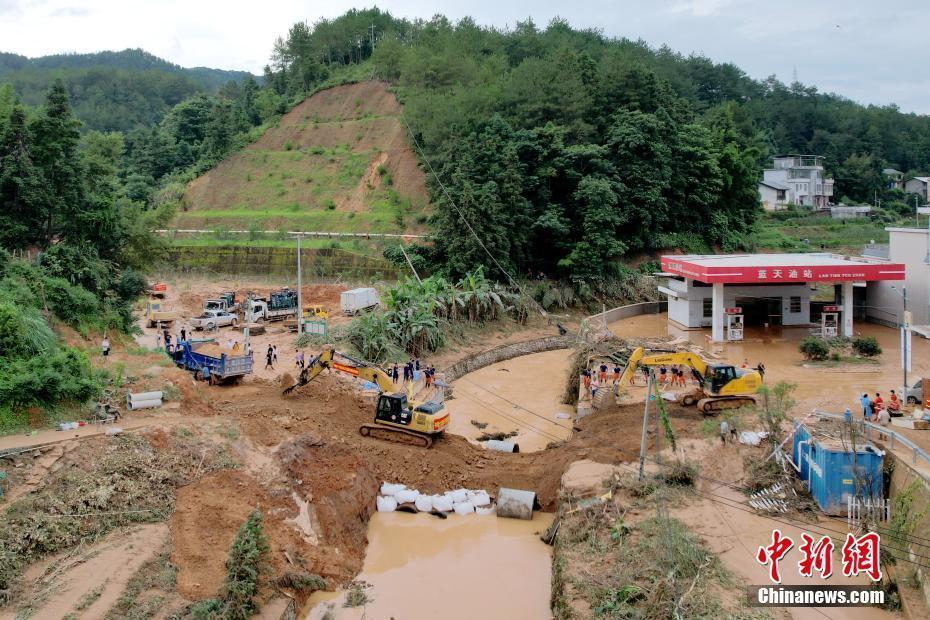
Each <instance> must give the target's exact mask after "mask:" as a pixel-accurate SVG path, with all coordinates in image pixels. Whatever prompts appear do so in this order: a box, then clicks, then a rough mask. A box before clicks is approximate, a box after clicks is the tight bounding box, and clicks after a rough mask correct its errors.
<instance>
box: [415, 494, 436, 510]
mask: <svg viewBox="0 0 930 620" xmlns="http://www.w3.org/2000/svg"><path fill="white" fill-rule="evenodd" d="M414 504H416V507H417V510H419V511H420V512H433V498H432V496H430V495H420V496H419V497H418V498H417V499H416V501H415V502H414Z"/></svg>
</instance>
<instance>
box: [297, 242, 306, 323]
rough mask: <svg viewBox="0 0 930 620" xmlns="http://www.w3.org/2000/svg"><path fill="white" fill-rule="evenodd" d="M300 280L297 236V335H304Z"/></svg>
mask: <svg viewBox="0 0 930 620" xmlns="http://www.w3.org/2000/svg"><path fill="white" fill-rule="evenodd" d="M301 288H302V285H301V279H300V235H297V335H298V336H300V335H302V334H303V333H304V304H303V297H302V295H301Z"/></svg>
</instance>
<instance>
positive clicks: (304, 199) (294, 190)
mask: <svg viewBox="0 0 930 620" xmlns="http://www.w3.org/2000/svg"><path fill="white" fill-rule="evenodd" d="M400 114H401V107H400V104H399V103H398V101H397V99H396V98H395V97H394V95H393V94H392V93H390V92H388V90H387V87H386V84H385V83H383V82H364V83H359V84H350V85H345V86H337V87H334V88H331V89H328V90H324V91H321V92H319V93H316V94H315V95H313V96H312V97H309V98H308V99H306V100H305V101H304V102H303V103H301V104H300V105H298V106H297V107H295V108H294V109H293V110H291V111H290V112H289V113H288V114H286V115H285V116H284V117H282V118H281V121H280V123H279V124H278V125H277V126H276V127H273V128H271V129H269V130H268V131H267V132H265V134H264V135H263V136H262V137H261V138H260V139H259V140H258V141H256V142H255V143H253V144H251V145H250V146H248V147H246V148H245V149H243V150H242V151H240V152H238V153H235V154H233V155H232V156H230V157H229V158H227V159H226V160H224V161H223V162H221V163H220V164H219V165H218V166H217V167H216V168H214V169H213V170H210V171H209V172H207V173H206V174H204V175H203V176H201V177H199V178H197V179H195V180H194V181H192V182H191V183H190V184H189V186H188V190H187V202H188V203H189V207H188V208H187V209H185V210H184V211H182V212H181V213H179V214H178V216H177V218H176V220H175V225H176V226H178V227H179V228H205V229H214V228H222V227H227V228H231V229H237V228H241V229H245V228H249V227H257V228H258V229H261V230H278V229H291V230H293V229H300V230H324V231H336V232H404V231H406V232H413V231H419V230H422V228H423V226H422V225H423V222H424V221H425V215H426V214H427V213H428V209H429V202H428V197H427V193H426V177H425V175H424V173H423V171H422V170H420V169H419V168H418V167H417V161H416V157H415V155H414V153H413V152H412V151H411V149H410V146H409V143H408V141H407V133H406V129H405V127H404V125H403V122H402V121H401V119H400Z"/></svg>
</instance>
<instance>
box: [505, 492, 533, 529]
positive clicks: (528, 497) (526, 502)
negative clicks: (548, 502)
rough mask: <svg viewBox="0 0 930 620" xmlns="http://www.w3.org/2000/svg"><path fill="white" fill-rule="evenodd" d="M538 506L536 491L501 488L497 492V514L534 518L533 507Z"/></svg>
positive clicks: (527, 519)
mask: <svg viewBox="0 0 930 620" xmlns="http://www.w3.org/2000/svg"><path fill="white" fill-rule="evenodd" d="M535 506H536V493H535V492H533V491H522V490H520V489H505V488H501V490H500V492H499V493H498V494H497V516H498V517H507V518H510V519H524V520H526V521H530V520H532V518H533V508H534V507H535Z"/></svg>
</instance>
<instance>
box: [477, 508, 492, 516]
mask: <svg viewBox="0 0 930 620" xmlns="http://www.w3.org/2000/svg"><path fill="white" fill-rule="evenodd" d="M475 514H479V515H492V514H494V506H476V507H475Z"/></svg>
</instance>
